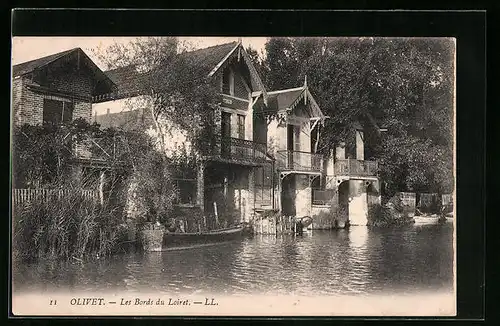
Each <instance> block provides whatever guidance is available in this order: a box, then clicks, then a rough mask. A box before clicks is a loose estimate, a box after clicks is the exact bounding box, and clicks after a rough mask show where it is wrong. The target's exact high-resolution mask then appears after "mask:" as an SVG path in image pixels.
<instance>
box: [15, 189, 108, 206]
mask: <svg viewBox="0 0 500 326" xmlns="http://www.w3.org/2000/svg"><path fill="white" fill-rule="evenodd" d="M78 192H79V193H80V194H81V196H82V197H83V198H84V199H87V200H95V201H97V200H98V199H99V192H98V191H97V190H87V189H77V190H76V189H13V190H12V204H13V205H14V206H17V205H21V204H25V203H28V202H30V201H33V200H41V201H51V200H56V199H57V200H61V199H63V198H70V197H71V196H74V195H75V193H78Z"/></svg>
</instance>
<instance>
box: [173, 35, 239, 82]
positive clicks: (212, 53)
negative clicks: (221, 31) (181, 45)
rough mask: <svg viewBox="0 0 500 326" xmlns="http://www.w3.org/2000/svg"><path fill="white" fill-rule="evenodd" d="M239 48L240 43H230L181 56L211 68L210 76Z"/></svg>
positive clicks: (185, 53)
mask: <svg viewBox="0 0 500 326" xmlns="http://www.w3.org/2000/svg"><path fill="white" fill-rule="evenodd" d="M237 46H238V42H230V43H225V44H219V45H214V46H210V47H208V48H203V49H198V50H194V51H189V52H184V53H182V54H181V55H183V56H186V57H187V58H189V59H191V60H193V63H195V64H203V65H204V66H206V67H209V69H210V70H208V71H207V72H206V73H207V75H209V74H210V73H211V72H212V70H213V69H214V68H215V67H216V66H217V65H218V64H219V63H221V62H223V60H224V59H225V58H226V57H227V56H228V55H229V54H230V53H231V52H232V51H233V50H235V49H236V47H237Z"/></svg>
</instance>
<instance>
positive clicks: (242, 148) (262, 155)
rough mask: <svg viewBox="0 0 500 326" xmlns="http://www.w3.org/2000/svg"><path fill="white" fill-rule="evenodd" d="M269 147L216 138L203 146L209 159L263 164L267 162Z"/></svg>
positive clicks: (245, 141)
mask: <svg viewBox="0 0 500 326" xmlns="http://www.w3.org/2000/svg"><path fill="white" fill-rule="evenodd" d="M266 152H267V146H266V144H264V143H258V142H254V141H251V140H245V139H239V138H232V137H222V136H216V137H214V138H213V139H211V140H207V141H206V142H205V143H204V144H203V148H202V153H203V154H204V156H205V157H206V158H207V159H215V160H226V161H238V162H242V163H251V164H254V163H262V162H266V161H267V155H266Z"/></svg>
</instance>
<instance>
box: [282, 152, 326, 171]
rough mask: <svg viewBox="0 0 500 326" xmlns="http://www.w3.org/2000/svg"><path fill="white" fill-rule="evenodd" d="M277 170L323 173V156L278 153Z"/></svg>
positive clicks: (302, 153) (301, 153)
mask: <svg viewBox="0 0 500 326" xmlns="http://www.w3.org/2000/svg"><path fill="white" fill-rule="evenodd" d="M276 163H277V167H278V169H281V170H295V171H312V172H322V171H323V155H321V154H314V153H308V152H299V151H278V152H277V157H276Z"/></svg>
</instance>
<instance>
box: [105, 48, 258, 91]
mask: <svg viewBox="0 0 500 326" xmlns="http://www.w3.org/2000/svg"><path fill="white" fill-rule="evenodd" d="M180 55H181V56H184V57H185V58H188V59H189V60H192V62H193V64H196V65H199V66H201V67H206V71H205V72H206V74H207V76H208V77H210V76H213V75H214V74H215V73H217V72H218V71H219V69H220V68H221V67H223V66H224V64H225V63H226V62H227V61H228V59H230V58H231V57H233V55H241V56H242V57H243V60H245V63H246V64H247V66H248V67H249V70H250V76H251V78H252V81H253V82H254V84H255V85H257V87H258V88H259V91H261V92H262V93H263V94H262V95H263V96H264V98H265V99H266V100H267V93H266V90H265V88H264V84H263V83H262V80H261V79H260V77H259V76H258V74H257V71H256V70H255V67H253V64H252V63H251V60H250V58H249V56H248V54H247V53H246V51H245V49H244V48H243V46H242V44H241V42H230V43H224V44H219V45H214V46H210V47H208V48H203V49H198V50H193V51H188V52H183V53H181V54H180ZM105 74H106V75H107V76H108V77H109V78H110V79H111V80H112V81H113V82H114V83H115V84H116V85H118V93H119V96H121V97H123V96H128V95H130V94H135V95H138V94H137V93H138V92H140V89H141V86H142V85H144V84H145V83H144V79H145V78H147V77H148V75H147V72H146V73H144V72H143V73H141V72H138V71H137V70H136V67H135V66H134V65H131V66H127V67H120V68H116V69H112V70H108V71H106V72H105Z"/></svg>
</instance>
